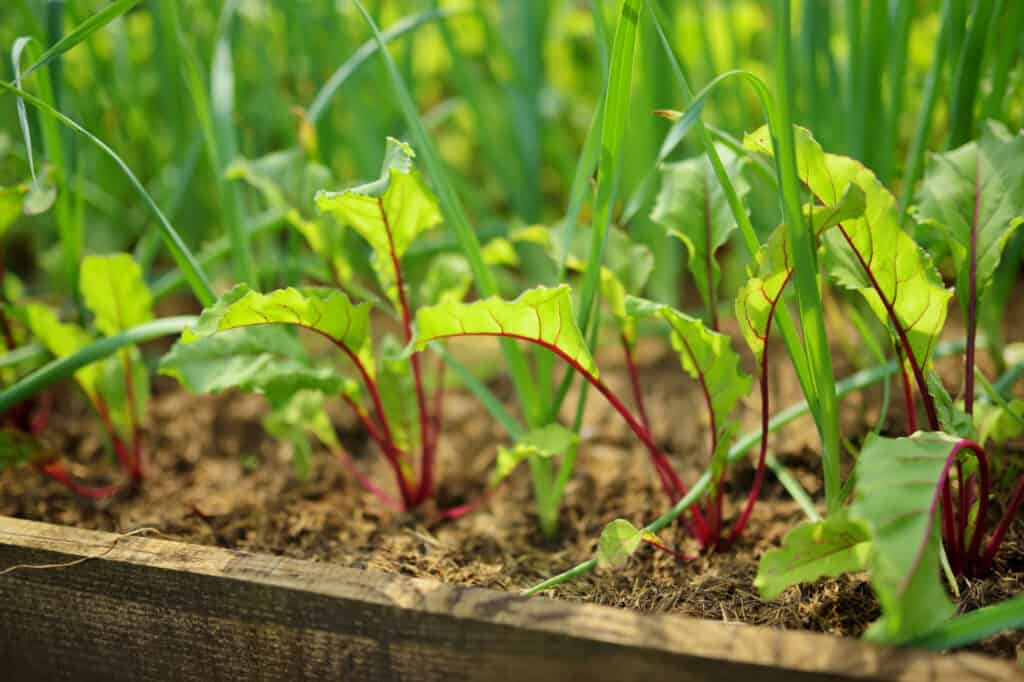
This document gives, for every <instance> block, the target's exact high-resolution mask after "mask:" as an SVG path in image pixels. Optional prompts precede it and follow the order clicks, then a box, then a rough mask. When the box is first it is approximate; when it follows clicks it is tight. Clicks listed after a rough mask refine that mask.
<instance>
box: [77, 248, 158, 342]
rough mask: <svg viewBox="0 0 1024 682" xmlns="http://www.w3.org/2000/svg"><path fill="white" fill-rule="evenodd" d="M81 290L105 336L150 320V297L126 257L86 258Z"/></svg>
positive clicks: (151, 301)
mask: <svg viewBox="0 0 1024 682" xmlns="http://www.w3.org/2000/svg"><path fill="white" fill-rule="evenodd" d="M80 286H81V289H82V298H83V299H84V300H85V305H86V306H88V308H89V310H91V311H92V313H93V314H94V315H95V316H96V328H97V329H99V330H100V331H101V332H103V333H104V334H105V335H107V336H113V335H114V334H118V333H120V332H123V331H125V330H126V329H129V328H131V327H134V326H136V325H139V324H142V323H143V322H148V321H149V320H151V319H153V297H152V296H151V295H150V293H149V289H148V288H147V287H146V282H145V279H144V278H143V276H142V268H140V267H139V265H138V263H136V262H135V261H134V260H133V259H132V257H131V256H129V255H128V254H126V253H118V254H113V255H110V256H86V257H85V258H84V259H83V260H82V276H81V280H80Z"/></svg>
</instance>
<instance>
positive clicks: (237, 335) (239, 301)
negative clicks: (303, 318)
mask: <svg viewBox="0 0 1024 682" xmlns="http://www.w3.org/2000/svg"><path fill="white" fill-rule="evenodd" d="M284 291H289V290H284ZM290 291H292V292H294V295H293V296H290V297H289V298H288V300H291V299H294V298H296V297H298V298H300V299H301V297H302V294H301V293H299V292H297V291H295V290H290ZM253 294H254V292H252V291H251V290H250V289H248V287H246V286H244V285H240V286H238V287H235V288H234V289H232V290H231V291H229V292H228V293H226V294H225V295H224V296H222V297H221V298H220V299H218V300H217V301H216V302H215V303H214V305H212V306H210V307H209V308H207V309H206V310H205V311H203V314H202V315H200V317H199V320H198V322H197V323H196V325H195V326H194V327H190V328H187V329H186V330H185V331H184V332H183V333H182V335H181V338H180V339H179V340H178V342H177V343H175V345H174V347H173V348H172V349H171V350H170V352H169V353H168V354H167V355H165V356H164V358H163V360H162V361H161V363H160V372H161V373H162V374H166V375H168V376H171V377H174V378H175V379H177V380H178V381H179V382H181V383H182V384H183V385H184V386H185V387H186V388H188V389H189V390H190V391H192V392H194V393H216V392H219V391H223V390H226V389H229V388H240V389H242V390H246V391H252V392H255V393H262V394H266V395H267V396H268V397H270V398H271V399H272V400H273V401H277V402H283V401H284V400H286V399H287V398H288V397H290V396H291V395H293V394H294V393H296V392H298V391H301V390H320V391H323V392H324V393H327V394H329V395H334V394H338V393H342V392H344V390H345V386H346V379H345V377H344V376H342V375H341V374H340V373H339V372H338V371H337V370H335V369H333V368H332V367H325V366H318V365H314V364H313V362H312V361H311V360H310V359H309V356H308V354H307V353H306V351H305V349H304V348H303V346H302V344H301V343H300V341H299V340H298V339H297V338H296V337H295V336H294V335H292V334H289V333H288V332H287V330H285V329H283V328H281V327H277V326H272V325H269V324H263V323H258V322H252V323H251V324H250V325H245V324H242V323H241V322H242V320H241V319H240V318H241V317H244V316H241V315H238V314H236V315H235V316H234V321H233V322H232V320H230V319H227V320H226V317H227V315H228V313H229V312H231V311H232V310H237V306H240V305H241V306H245V305H247V304H246V303H243V301H248V300H252V299H251V298H249V297H250V295H253ZM339 295H340V296H342V297H343V298H344V295H343V294H339ZM255 296H256V297H260V296H262V295H261V294H255ZM259 300H261V301H262V303H263V304H264V305H263V308H264V309H266V308H267V305H266V297H263V298H262V299H259ZM345 301H347V298H346V299H345ZM324 305H326V304H324ZM332 305H334V306H340V307H342V308H345V303H344V302H340V301H339V302H336V303H332ZM348 309H350V310H352V311H353V316H354V317H355V318H357V320H356V321H355V322H354V324H353V329H355V328H358V327H359V326H360V325H363V330H362V332H358V331H357V332H356V334H355V335H353V334H349V335H347V337H346V338H349V339H350V340H352V341H354V342H358V341H360V340H361V339H360V337H359V335H360V334H364V335H366V336H367V337H368V331H367V327H368V324H369V320H368V311H367V310H366V309H365V308H364V307H362V306H351V304H348ZM297 312H300V311H299V309H291V310H288V311H286V313H285V314H282V315H281V317H282V318H285V319H295V317H294V315H295V314H296V313H297ZM304 312H306V313H307V314H308V313H309V309H308V308H306V309H304ZM335 312H336V313H337V311H335ZM250 313H251V314H252V315H254V316H255V319H257V320H262V319H263V318H262V317H260V316H259V315H258V314H257V313H255V312H254V311H250ZM312 318H315V315H313V316H312ZM312 318H311V319H312ZM336 318H337V315H335V318H334V319H335V321H337V320H336ZM312 321H315V320H312ZM292 323H293V322H290V321H285V320H284V319H283V320H282V321H281V324H292ZM363 342H365V340H364V341H363ZM367 369H368V370H369V371H372V369H373V368H372V366H368V367H367Z"/></svg>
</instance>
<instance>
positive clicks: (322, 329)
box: [182, 287, 372, 371]
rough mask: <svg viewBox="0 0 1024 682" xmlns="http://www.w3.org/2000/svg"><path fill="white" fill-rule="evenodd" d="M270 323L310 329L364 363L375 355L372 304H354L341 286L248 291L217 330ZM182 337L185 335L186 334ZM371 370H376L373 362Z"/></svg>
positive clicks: (225, 313)
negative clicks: (267, 291) (336, 287)
mask: <svg viewBox="0 0 1024 682" xmlns="http://www.w3.org/2000/svg"><path fill="white" fill-rule="evenodd" d="M266 324H283V325H289V326H296V327H300V328H303V329H308V330H310V331H314V332H317V333H319V334H321V335H323V336H325V337H326V338H327V339H329V340H330V341H332V342H333V343H334V344H335V345H337V346H339V347H340V348H343V349H345V350H346V352H349V353H352V354H354V355H356V356H358V357H360V358H361V359H362V360H363V361H364V362H366V361H367V360H369V359H370V358H371V357H372V350H371V348H370V342H371V339H370V305H369V304H368V303H360V304H358V305H357V304H353V303H352V301H350V300H349V298H348V296H346V295H345V294H344V292H342V291H339V290H337V289H304V290H302V291H300V290H298V289H294V288H291V287H289V288H288V289H278V290H276V291H272V292H270V293H269V294H261V293H258V292H256V291H245V292H243V293H242V295H241V296H240V297H238V298H237V300H235V301H234V302H233V303H231V304H230V305H228V306H226V307H225V308H224V309H223V312H222V313H221V314H220V316H219V318H218V320H217V322H216V329H215V331H217V332H223V331H227V330H229V329H236V328H239V327H252V326H260V325H266ZM200 328H201V327H199V326H197V327H196V329H195V330H192V333H194V334H197V335H198V334H199V329H200ZM187 333H188V331H187V330H186V334H187ZM182 336H183V338H184V337H185V335H184V334H183V335H182ZM367 364H368V365H369V364H370V363H367ZM367 369H368V371H372V365H370V366H368V368H367Z"/></svg>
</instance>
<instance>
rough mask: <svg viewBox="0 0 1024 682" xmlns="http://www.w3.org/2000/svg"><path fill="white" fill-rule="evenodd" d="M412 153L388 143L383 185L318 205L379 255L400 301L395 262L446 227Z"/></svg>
mask: <svg viewBox="0 0 1024 682" xmlns="http://www.w3.org/2000/svg"><path fill="white" fill-rule="evenodd" d="M414 156H415V154H414V153H413V150H412V147H410V146H409V145H407V144H405V143H404V142H399V141H398V140H395V139H393V138H388V141H387V149H386V151H385V154H384V164H383V170H382V171H381V176H380V178H379V179H378V180H375V181H374V182H371V183H368V184H365V185H360V186H359V187H354V188H352V189H347V190H344V191H341V192H326V191H322V190H321V191H319V192H317V194H316V204H317V206H318V207H319V208H320V210H321V211H324V212H330V213H332V214H333V215H334V216H335V217H336V218H337V219H338V220H339V221H340V222H341V223H342V224H344V225H349V226H351V227H352V228H353V229H355V230H356V231H357V232H358V233H359V234H360V235H362V237H363V238H364V239H365V240H366V241H367V242H368V243H369V244H370V246H371V247H372V248H373V251H374V255H375V258H374V268H375V269H376V271H377V274H378V277H379V278H380V280H381V285H382V286H384V288H385V289H386V290H388V291H389V294H390V295H392V297H393V298H394V293H393V292H392V290H393V289H394V285H395V281H396V276H395V268H394V260H396V259H401V258H402V255H403V254H405V252H406V250H407V249H408V248H409V246H410V245H411V244H412V243H413V241H415V239H416V238H417V237H418V236H420V235H421V234H423V233H424V232H426V231H427V230H429V229H430V228H432V227H434V226H436V225H438V224H439V223H440V222H441V211H440V209H439V208H438V206H437V201H436V199H435V198H434V196H433V194H432V193H431V192H430V190H429V189H427V186H426V185H425V184H424V183H423V181H422V180H421V179H420V177H419V175H418V174H417V173H416V170H415V169H414V168H413V157H414Z"/></svg>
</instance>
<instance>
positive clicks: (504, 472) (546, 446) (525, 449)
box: [490, 424, 579, 488]
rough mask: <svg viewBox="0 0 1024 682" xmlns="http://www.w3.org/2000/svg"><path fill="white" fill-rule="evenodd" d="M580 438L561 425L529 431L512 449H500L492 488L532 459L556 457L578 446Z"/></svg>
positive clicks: (492, 477) (491, 482)
mask: <svg viewBox="0 0 1024 682" xmlns="http://www.w3.org/2000/svg"><path fill="white" fill-rule="evenodd" d="M578 441H579V436H577V435H576V433H574V432H573V431H570V430H569V429H567V428H565V427H564V426H562V425H561V424H548V425H547V426H543V427H541V428H539V429H533V430H531V431H528V432H527V433H526V434H524V435H523V437H522V438H520V439H519V440H518V441H517V442H516V444H515V445H514V446H512V447H511V448H499V449H498V459H497V461H496V462H495V464H494V471H493V472H492V473H491V479H490V486H491V487H492V488H493V487H496V486H497V485H498V484H499V483H501V482H502V481H503V480H505V479H506V478H508V476H509V475H510V474H511V473H512V472H513V471H515V469H516V467H517V466H519V465H520V464H521V463H522V462H525V461H526V460H527V459H529V458H530V457H545V458H547V457H554V456H556V455H561V454H564V453H565V451H566V450H569V449H570V448H573V447H575V446H576V443H577V442H578Z"/></svg>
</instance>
